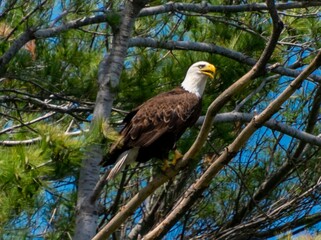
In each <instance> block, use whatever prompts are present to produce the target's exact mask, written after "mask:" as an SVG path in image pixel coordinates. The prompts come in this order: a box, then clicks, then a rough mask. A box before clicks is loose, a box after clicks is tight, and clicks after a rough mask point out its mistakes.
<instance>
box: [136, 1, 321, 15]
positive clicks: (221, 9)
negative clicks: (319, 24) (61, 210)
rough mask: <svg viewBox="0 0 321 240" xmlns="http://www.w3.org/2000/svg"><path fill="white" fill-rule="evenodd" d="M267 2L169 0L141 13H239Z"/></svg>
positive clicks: (301, 5) (263, 7)
mask: <svg viewBox="0 0 321 240" xmlns="http://www.w3.org/2000/svg"><path fill="white" fill-rule="evenodd" d="M317 6H321V3H320V2H319V1H302V2H287V3H276V4H275V8H276V9H277V10H286V9H295V8H307V7H317ZM268 9H269V8H268V6H267V5H266V4H265V3H251V4H242V5H211V4H209V3H206V4H203V3H200V4H193V3H176V2H169V3H166V4H164V5H161V6H154V7H147V8H144V9H143V10H142V11H141V12H140V13H139V16H140V17H145V16H154V15H157V14H164V13H169V12H182V11H186V12H195V13H201V14H204V13H213V12H215V13H238V12H254V11H264V10H268Z"/></svg>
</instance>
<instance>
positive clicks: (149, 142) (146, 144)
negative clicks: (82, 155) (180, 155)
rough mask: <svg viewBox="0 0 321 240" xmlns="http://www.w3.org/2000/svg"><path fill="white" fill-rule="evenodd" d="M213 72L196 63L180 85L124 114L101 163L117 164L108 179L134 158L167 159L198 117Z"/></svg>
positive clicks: (208, 64) (143, 160)
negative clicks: (118, 134) (117, 132)
mask: <svg viewBox="0 0 321 240" xmlns="http://www.w3.org/2000/svg"><path fill="white" fill-rule="evenodd" d="M215 71H216V68H215V67H214V66H213V65H212V64H210V63H208V62H204V61H201V62H196V63H194V64H193V65H192V66H190V68H189V69H188V71H187V73H186V76H185V79H184V81H183V82H182V83H181V86H179V87H176V88H174V89H173V90H171V91H168V92H165V93H161V94H159V95H156V96H155V97H153V98H151V99H149V100H147V101H146V102H144V103H143V104H142V105H140V106H139V107H137V108H135V109H133V110H132V111H131V112H130V113H128V114H127V116H126V117H125V118H124V120H123V123H124V127H123V128H122V130H121V131H120V137H119V139H118V140H117V141H116V142H115V143H114V144H113V145H112V146H111V148H110V150H109V152H108V154H107V155H106V156H105V157H104V159H103V160H102V162H101V165H102V166H104V167H105V166H108V165H112V164H114V163H116V164H115V166H114V167H113V168H112V169H111V171H110V173H109V175H108V177H107V179H108V180H109V179H112V178H114V176H115V175H116V174H117V173H119V172H120V171H121V170H122V169H123V168H124V167H125V166H126V165H127V164H129V163H131V162H133V161H137V162H146V161H148V160H150V159H151V158H158V159H161V160H165V159H167V158H168V154H169V151H170V150H172V149H173V148H174V147H175V143H176V142H177V141H178V139H179V138H180V137H181V136H182V134H183V133H184V132H185V130H186V129H187V128H189V127H191V126H193V125H194V123H195V122H196V120H197V119H198V117H199V116H200V113H201V104H202V95H203V92H204V89H205V85H206V81H207V78H208V77H209V78H211V79H213V78H214V75H215Z"/></svg>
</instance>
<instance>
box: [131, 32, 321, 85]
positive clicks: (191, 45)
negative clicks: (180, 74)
mask: <svg viewBox="0 0 321 240" xmlns="http://www.w3.org/2000/svg"><path fill="white" fill-rule="evenodd" d="M129 46H131V47H151V48H160V49H168V50H183V51H184V50H185V51H186V50H191V51H199V52H208V53H214V54H219V55H221V56H224V57H227V58H230V59H233V60H235V61H238V62H240V63H245V64H247V65H249V66H254V65H255V64H257V60H255V59H254V58H252V57H250V56H247V55H245V54H243V53H240V52H237V51H234V50H231V49H228V48H224V47H220V46H218V45H215V44H212V43H202V42H188V41H172V40H170V41H158V40H154V39H151V38H140V37H135V38H132V39H130V41H129ZM265 67H266V69H267V70H268V71H271V72H273V73H277V74H280V75H282V76H289V77H297V76H298V75H299V74H300V73H301V71H299V70H294V69H291V68H286V67H283V66H277V67H275V66H273V65H272V64H266V65H265ZM309 79H312V80H314V81H316V82H319V83H321V77H320V76H318V75H316V74H312V75H311V76H309Z"/></svg>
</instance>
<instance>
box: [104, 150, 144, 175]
mask: <svg viewBox="0 0 321 240" xmlns="http://www.w3.org/2000/svg"><path fill="white" fill-rule="evenodd" d="M138 150H139V148H131V149H129V150H127V151H125V152H123V153H122V154H120V155H119V157H118V158H117V161H116V164H115V166H114V167H113V168H112V169H111V170H110V173H109V174H108V177H107V180H111V179H113V178H114V177H115V176H116V175H117V174H118V173H119V172H120V171H121V170H123V169H124V167H125V166H126V165H128V164H130V163H132V162H134V161H135V160H136V158H137V155H138Z"/></svg>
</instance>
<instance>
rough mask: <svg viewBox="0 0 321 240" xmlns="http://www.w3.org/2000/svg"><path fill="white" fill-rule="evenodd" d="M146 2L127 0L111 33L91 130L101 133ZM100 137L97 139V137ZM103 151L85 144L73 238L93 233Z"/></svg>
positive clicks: (90, 236) (103, 61)
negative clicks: (140, 13) (132, 35)
mask: <svg viewBox="0 0 321 240" xmlns="http://www.w3.org/2000/svg"><path fill="white" fill-rule="evenodd" d="M146 2H147V1H127V2H126V5H125V8H124V10H123V11H122V14H121V18H120V19H121V23H120V26H119V28H115V29H117V30H116V32H115V33H114V38H113V46H112V49H111V52H110V55H109V56H106V57H105V58H104V59H103V60H102V62H101V64H100V66H99V76H98V84H99V91H98V93H97V98H96V105H95V109H94V117H93V121H92V127H91V129H92V130H94V133H95V131H97V130H96V129H98V130H99V132H96V133H98V135H100V132H101V131H100V128H101V123H102V122H103V121H104V119H107V118H108V117H109V115H110V112H111V108H112V105H113V101H114V98H115V94H116V92H115V89H116V87H117V86H118V84H119V78H120V74H121V71H122V68H123V62H124V59H125V57H126V54H127V47H128V42H129V38H130V34H131V32H132V28H133V25H134V22H135V18H136V17H137V15H138V13H139V11H140V10H141V9H142V8H143V7H144V5H145V3H146ZM98 140H99V138H98ZM102 156H103V152H102V150H101V146H100V145H99V144H98V143H97V144H93V145H92V146H90V147H88V149H87V153H86V154H85V158H84V159H83V161H82V166H81V170H80V175H79V182H78V199H77V211H76V229H75V234H74V239H77V240H87V239H91V238H92V237H93V236H95V234H96V230H97V220H98V210H97V204H96V199H95V198H92V197H91V196H92V194H93V190H94V189H95V187H97V186H96V184H97V182H98V180H99V162H100V161H101V159H102Z"/></svg>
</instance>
